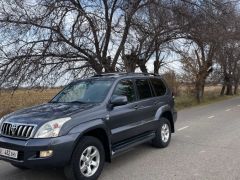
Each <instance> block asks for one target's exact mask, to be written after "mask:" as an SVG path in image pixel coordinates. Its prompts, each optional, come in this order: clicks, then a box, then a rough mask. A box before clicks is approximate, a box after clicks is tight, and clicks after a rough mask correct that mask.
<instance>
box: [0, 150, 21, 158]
mask: <svg viewBox="0 0 240 180" xmlns="http://www.w3.org/2000/svg"><path fill="white" fill-rule="evenodd" d="M0 156H5V157H10V158H13V159H17V158H18V151H14V150H11V149H5V148H0Z"/></svg>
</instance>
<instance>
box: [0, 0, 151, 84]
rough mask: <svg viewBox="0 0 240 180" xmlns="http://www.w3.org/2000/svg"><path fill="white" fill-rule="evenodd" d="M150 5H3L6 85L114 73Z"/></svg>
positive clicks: (0, 22) (62, 1) (72, 1)
mask: <svg viewBox="0 0 240 180" xmlns="http://www.w3.org/2000/svg"><path fill="white" fill-rule="evenodd" d="M147 3H148V1H147V0H146V1H145V0H131V1H123V0H97V1H87V0H83V1H78V0H52V1H48V0H42V1H28V0H22V1H20V0H11V1H8V0H3V1H1V2H0V33H1V37H2V39H3V41H1V43H0V51H1V61H0V77H1V78H0V82H1V84H3V83H4V82H5V83H6V82H7V81H8V82H10V83H9V84H12V83H13V81H14V82H16V83H15V85H16V86H17V85H18V84H19V83H21V82H23V81H29V82H34V83H37V82H42V81H43V79H45V80H46V79H47V78H49V77H50V76H51V77H52V79H54V77H56V79H59V77H60V76H66V74H67V75H68V77H69V76H74V77H77V76H79V75H83V74H84V72H86V73H91V72H96V73H101V72H113V71H115V70H116V65H117V62H118V60H119V56H120V54H121V52H122V49H123V47H124V44H125V42H126V39H127V37H128V34H129V30H130V27H131V22H132V18H133V17H134V15H135V14H136V12H137V11H138V10H139V9H141V8H142V7H144V6H145V4H147Z"/></svg>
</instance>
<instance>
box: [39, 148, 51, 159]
mask: <svg viewBox="0 0 240 180" xmlns="http://www.w3.org/2000/svg"><path fill="white" fill-rule="evenodd" d="M52 154H53V150H47V151H40V155H39V156H40V158H46V157H50V156H52Z"/></svg>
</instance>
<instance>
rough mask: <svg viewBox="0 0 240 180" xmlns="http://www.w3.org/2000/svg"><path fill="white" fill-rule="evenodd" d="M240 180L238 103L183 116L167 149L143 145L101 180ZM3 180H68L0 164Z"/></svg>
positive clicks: (60, 174) (114, 164)
mask: <svg viewBox="0 0 240 180" xmlns="http://www.w3.org/2000/svg"><path fill="white" fill-rule="evenodd" d="M162 179H165V180H175V179H176V180H194V179H197V180H199V179H200V180H208V179H209V180H215V179H216V180H239V179H240V98H234V99H230V100H226V101H222V102H219V103H216V104H212V105H208V106H202V107H194V108H190V109H186V110H183V111H180V112H179V118H178V121H177V124H176V133H175V134H174V135H173V137H172V141H171V144H170V145H169V147H168V148H165V149H156V148H153V147H151V146H150V145H149V144H144V145H140V146H138V147H136V148H134V149H133V150H131V151H129V152H127V153H125V154H123V155H121V156H119V157H117V158H115V159H114V160H113V162H112V163H111V164H106V166H105V168H104V171H103V173H102V175H101V177H100V180H162ZM0 180H64V174H63V172H62V171H61V170H53V169H49V170H26V171H21V170H18V169H16V168H14V167H12V166H11V165H9V164H8V163H5V162H2V161H0Z"/></svg>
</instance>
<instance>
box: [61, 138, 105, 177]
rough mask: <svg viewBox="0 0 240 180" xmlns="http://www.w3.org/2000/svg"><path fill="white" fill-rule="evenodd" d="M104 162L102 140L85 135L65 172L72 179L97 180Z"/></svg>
mask: <svg viewBox="0 0 240 180" xmlns="http://www.w3.org/2000/svg"><path fill="white" fill-rule="evenodd" d="M91 155H92V156H91ZM104 163H105V151H104V147H103V145H102V143H101V141H100V140H98V139H97V138H95V137H91V136H85V137H83V138H82V139H81V140H80V141H79V143H78V145H77V147H76V148H75V150H74V152H73V155H72V159H71V161H70V164H69V165H68V166H67V167H65V169H64V172H65V175H66V177H67V178H68V179H71V180H96V179H97V178H98V177H99V176H100V174H101V172H102V170H103V167H104ZM89 168H90V169H91V170H92V171H90V169H89ZM89 172H91V173H89Z"/></svg>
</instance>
